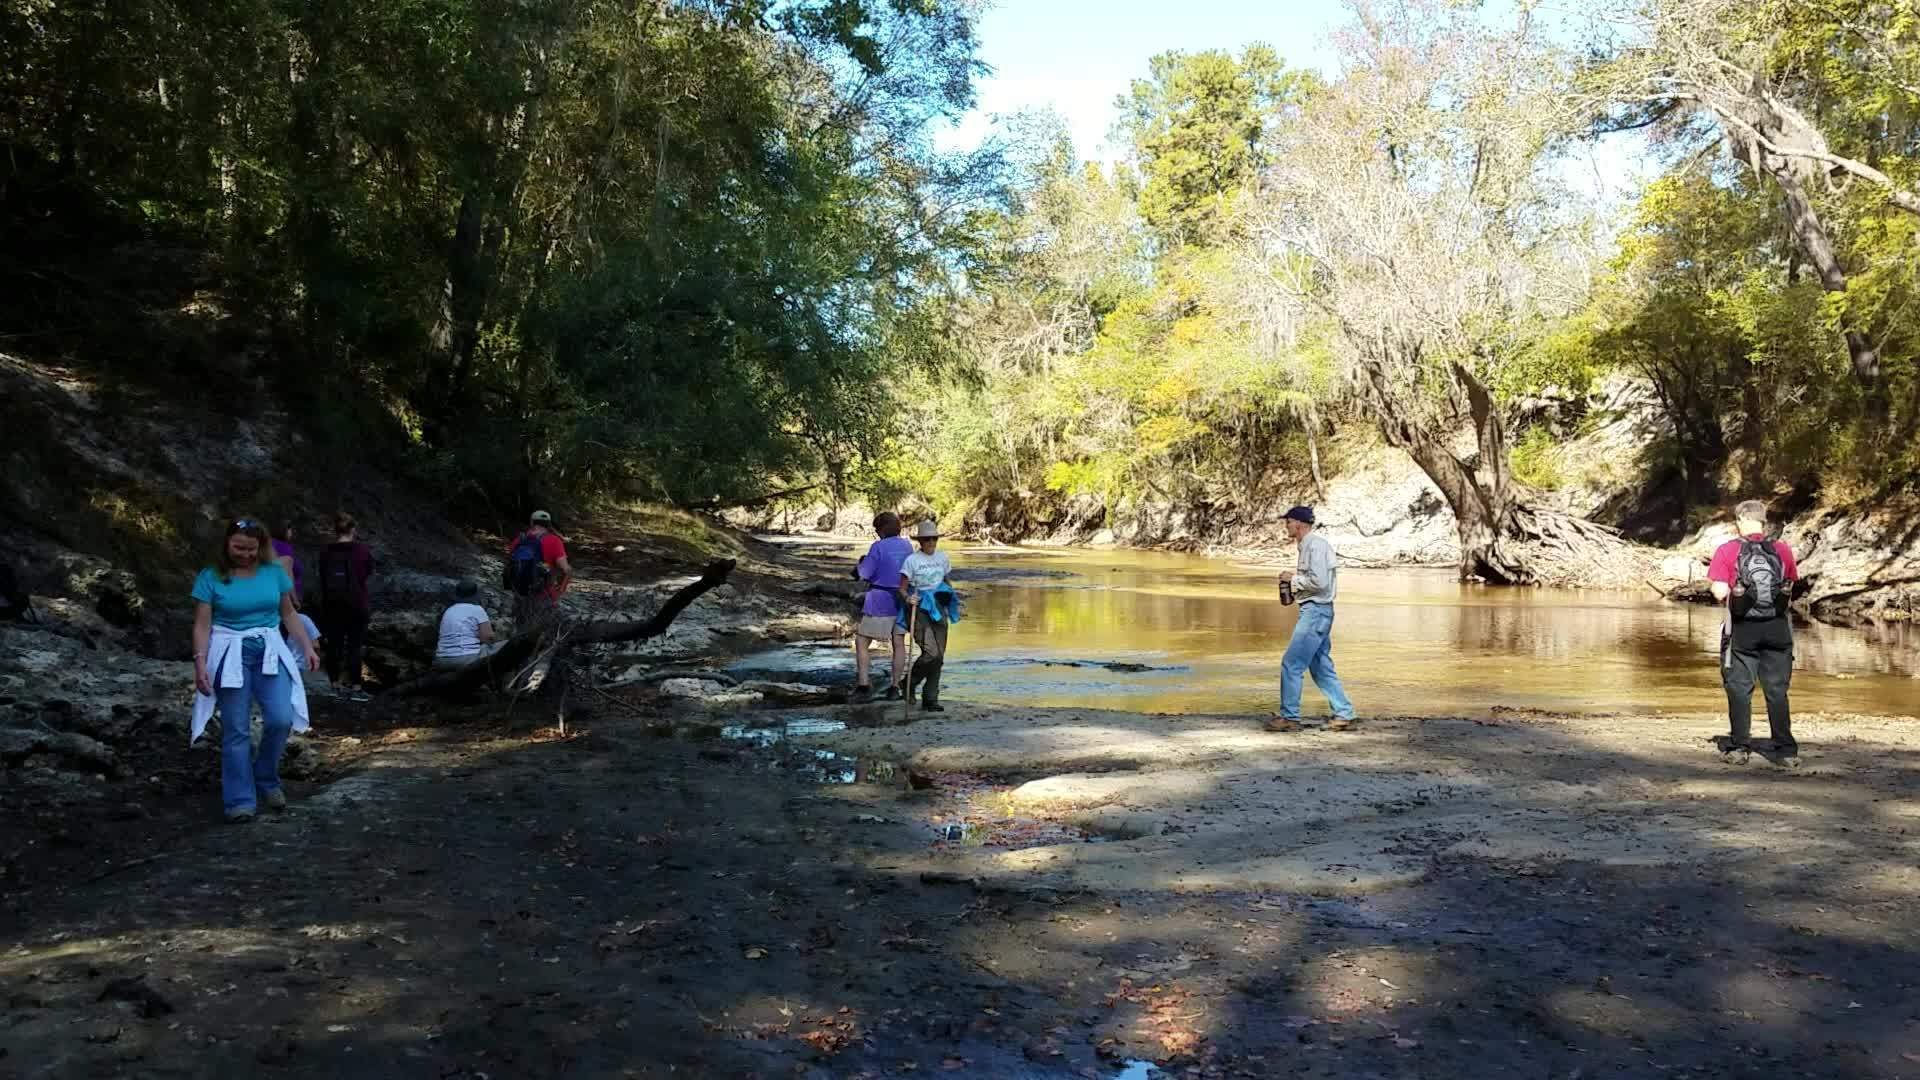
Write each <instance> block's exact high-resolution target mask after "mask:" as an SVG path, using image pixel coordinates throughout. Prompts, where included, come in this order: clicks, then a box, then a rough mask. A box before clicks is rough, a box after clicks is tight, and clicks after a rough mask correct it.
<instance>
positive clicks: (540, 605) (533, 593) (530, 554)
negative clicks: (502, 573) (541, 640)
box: [507, 510, 573, 631]
mask: <svg viewBox="0 0 1920 1080" xmlns="http://www.w3.org/2000/svg"><path fill="white" fill-rule="evenodd" d="M507 567H508V585H509V587H510V588H511V589H512V590H513V621H514V630H515V631H519V630H520V629H522V628H523V627H525V626H526V625H527V623H526V621H525V620H529V619H542V618H545V617H546V616H548V615H550V614H552V613H553V611H554V609H555V608H556V607H558V605H559V603H560V596H561V594H562V593H564V592H566V591H567V584H568V583H569V582H571V581H572V580H573V564H572V563H570V562H568V561H567V542H566V539H565V538H564V537H562V536H561V535H560V534H559V533H557V532H554V531H553V515H552V514H549V513H547V512H546V511H545V510H535V511H534V512H533V516H532V517H530V518H528V519H527V529H526V531H525V532H523V533H521V534H520V535H519V536H516V537H514V538H513V541H512V542H511V543H509V544H508V545H507Z"/></svg>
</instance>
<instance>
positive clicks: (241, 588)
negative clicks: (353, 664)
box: [187, 518, 320, 824]
mask: <svg viewBox="0 0 1920 1080" xmlns="http://www.w3.org/2000/svg"><path fill="white" fill-rule="evenodd" d="M272 552H273V548H272V546H271V539H270V538H269V537H268V536H267V529H266V526H264V525H262V524H260V523H259V522H258V521H255V520H253V519H252V518H240V519H239V520H237V521H235V522H233V523H232V524H231V525H228V526H227V530H226V535H225V536H224V537H223V538H222V539H221V542H220V551H219V553H218V554H217V555H215V556H214V560H213V565H212V566H209V567H207V568H205V569H203V570H201V571H200V574H199V576H198V577H196V578H194V581H193V593H192V595H193V689H194V699H193V721H192V726H191V727H190V728H189V734H188V737H187V741H188V742H189V743H192V742H193V741H195V740H197V739H199V738H200V735H201V733H202V732H204V731H205V730H206V728H207V721H208V720H209V719H211V718H212V717H213V710H214V706H215V704H216V703H217V704H218V705H219V707H220V791H221V801H222V803H223V804H224V806H225V809H226V817H227V821H228V822H229V823H233V824H237V823H240V822H246V821H252V820H253V817H254V809H255V807H256V806H257V805H258V803H260V802H262V801H264V802H265V803H266V804H267V806H269V807H271V808H272V809H274V810H284V809H286V806H287V796H286V793H285V792H284V791H282V790H281V787H280V754H281V751H283V750H285V749H286V746H287V736H288V735H289V734H290V733H291V732H293V731H296V730H298V731H305V730H306V729H307V727H308V722H307V690H306V687H305V686H304V685H303V684H302V682H301V680H300V674H299V672H300V668H299V666H298V665H299V664H300V663H301V661H302V660H304V662H305V667H306V670H308V671H312V670H314V669H316V668H318V667H319V666H320V655H319V654H318V653H316V652H314V649H313V642H312V641H310V640H308V639H307V628H306V627H305V626H304V625H302V624H301V622H300V617H299V613H298V612H296V611H294V609H293V579H292V578H291V577H290V576H289V575H288V574H287V572H286V571H285V570H283V569H281V567H280V564H279V563H278V562H276V561H274V559H273V554H272ZM276 629H279V630H282V631H283V632H284V635H285V636H284V637H283V636H282V634H280V633H275V630H276ZM289 646H291V648H289ZM295 649H297V650H298V651H299V656H300V659H298V660H297V659H295V653H294V651H293V650H295ZM256 702H257V703H258V704H259V705H260V720H261V728H262V732H263V734H262V736H261V739H260V747H259V749H258V750H255V749H254V746H253V705H254V703H256Z"/></svg>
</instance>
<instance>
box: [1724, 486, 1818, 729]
mask: <svg viewBox="0 0 1920 1080" xmlns="http://www.w3.org/2000/svg"><path fill="white" fill-rule="evenodd" d="M1733 517H1734V523H1735V527H1736V528H1738V529H1739V531H1740V535H1739V536H1738V537H1736V538H1734V539H1732V540H1729V541H1727V542H1726V543H1724V544H1721V545H1720V547H1719V549H1718V550H1716V551H1715V552H1714V553H1713V563H1712V564H1711V565H1710V566H1709V567H1708V568H1707V580H1708V581H1711V582H1712V583H1713V596H1714V599H1716V600H1719V601H1720V602H1721V603H1723V604H1726V605H1727V621H1726V624H1725V625H1724V626H1723V627H1722V629H1721V631H1720V681H1721V683H1722V684H1724V685H1725V686H1726V688H1727V719H1728V722H1729V723H1730V725H1731V727H1732V729H1733V730H1732V733H1731V737H1730V738H1729V739H1728V740H1727V749H1728V750H1747V749H1751V746H1750V744H1749V742H1748V739H1749V736H1750V735H1751V733H1752V729H1753V687H1754V684H1755V683H1758V684H1759V686H1760V691H1761V693H1763V694H1765V695H1766V699H1767V724H1768V726H1769V727H1771V728H1772V729H1773V753H1774V754H1776V755H1778V756H1780V757H1783V758H1791V757H1794V756H1795V755H1797V754H1798V753H1799V752H1800V747H1799V745H1798V744H1797V743H1795V742H1794V741H1793V718H1792V715H1791V714H1790V713H1789V711H1788V708H1787V684H1788V683H1790V682H1791V681H1792V680H1793V623H1792V621H1791V619H1789V618H1788V614H1787V601H1788V598H1789V597H1791V596H1792V594H1793V583H1794V582H1796V581H1798V580H1800V568H1799V566H1797V565H1796V564H1795V563H1794V561H1793V549H1792V548H1790V547H1788V546H1787V545H1786V544H1783V543H1781V542H1780V541H1778V540H1768V539H1767V504H1765V503H1763V502H1760V501H1758V500H1755V499H1749V500H1747V501H1746V502H1743V503H1741V504H1740V505H1738V506H1736V507H1734V508H1733Z"/></svg>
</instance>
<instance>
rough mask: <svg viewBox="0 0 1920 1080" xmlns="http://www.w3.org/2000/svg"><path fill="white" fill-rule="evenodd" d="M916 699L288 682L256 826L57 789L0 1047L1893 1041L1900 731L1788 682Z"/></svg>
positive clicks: (1323, 1064) (286, 1058)
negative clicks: (553, 719)
mask: <svg viewBox="0 0 1920 1080" xmlns="http://www.w3.org/2000/svg"><path fill="white" fill-rule="evenodd" d="M952 704H953V710H952V711H951V712H949V713H947V714H945V715H944V716H942V717H938V718H932V719H918V718H915V719H912V722H910V723H907V724H905V725H900V724H898V721H899V719H900V717H901V713H900V711H899V710H898V709H897V708H894V709H882V708H877V707H866V708H849V707H844V706H834V707H824V708H818V709H810V710H806V711H804V712H786V713H782V712H761V713H755V714H750V715H746V716H726V715H709V714H707V713H703V712H686V711H681V712H675V711H671V710H669V709H668V708H667V706H665V705H664V704H662V703H660V702H658V701H656V700H654V699H652V698H647V697H643V696H631V697H623V698H620V699H619V700H618V701H614V700H609V701H607V702H606V703H605V704H604V707H602V708H599V709H596V710H595V714H594V715H593V716H591V717H589V718H587V719H586V721H585V722H584V726H582V727H580V728H577V729H574V730H573V731H571V732H570V734H569V736H568V737H566V738H559V737H556V736H555V735H554V734H553V733H552V732H551V731H542V732H536V733H533V734H531V735H528V734H523V733H520V734H517V733H513V732H511V731H510V730H509V729H508V728H507V727H506V725H504V724H503V723H502V718H501V717H499V716H497V715H495V714H493V713H491V712H489V711H487V710H477V711H469V712H447V711H441V712H439V713H437V714H435V715H432V716H427V715H422V714H418V713H415V712H413V711H411V710H408V711H400V710H387V709H385V708H383V707H379V706H378V705H376V707H375V708H372V709H368V710H362V711H360V712H356V713H354V714H351V715H345V714H343V715H339V716H327V717H323V718H322V720H323V722H322V723H321V724H320V725H319V731H318V732H317V734H316V738H315V739H314V741H313V748H312V750H311V751H310V752H311V753H312V754H313V755H314V757H313V760H312V762H311V766H310V772H309V773H308V776H309V779H307V780H304V781H302V782H299V783H297V784H296V785H295V786H294V795H295V803H294V808H293V810H292V812H290V813H289V814H287V815H286V816H284V817H280V818H276V819H271V820H266V821H262V822H260V823H258V824H256V825H255V826H252V827H249V828H246V829H223V828H220V827H218V826H213V825H209V824H207V823H206V822H205V820H204V818H205V815H204V814H202V815H197V816H196V815H192V814H187V813H185V812H183V811H178V810H177V809H169V808H161V809H159V810H158V811H156V814H157V815H158V816H157V818H156V820H155V821H154V822H152V823H151V824H154V825H156V826H160V827H159V828H157V829H156V831H154V832H152V833H150V834H149V835H148V836H147V839H145V840H144V841H143V842H142V843H141V844H140V845H139V846H137V847H136V846H132V845H130V844H128V843H126V842H124V841H122V840H121V839H119V838H117V837H116V835H115V833H114V830H113V828H112V827H110V826H105V825H102V826H100V827H99V828H98V829H92V830H90V829H89V825H88V822H86V821H81V820H78V819H76V821H75V823H74V824H75V832H74V833H73V834H72V835H71V837H70V839H69V841H68V842H67V845H66V847H65V848H64V854H63V858H62V859H61V860H60V862H59V864H58V865H59V867H60V872H59V873H58V874H57V875H46V876H41V877H37V878H34V877H29V879H28V880H27V882H26V884H25V887H24V888H22V889H20V890H17V891H13V892H10V894H9V897H8V900H7V904H6V908H5V910H4V913H3V914H4V924H0V930H3V931H4V937H3V938H0V981H3V982H5V984H6V985H7V986H8V987H9V992H10V994H11V998H10V1009H11V1012H12V1017H13V1018H12V1020H11V1021H10V1025H9V1027H8V1028H7V1029H6V1030H5V1031H4V1033H0V1048H4V1050H5V1056H4V1057H0V1068H4V1070H5V1071H8V1072H9V1073H12V1074H16V1075H26V1076H40V1075H44V1076H66V1075H83V1074H86V1075H90V1074H94V1073H98V1072H110V1073H119V1074H123V1075H155V1076H158V1075H176V1074H181V1075H184V1074H190V1073H191V1074H204V1073H208V1072H219V1071H225V1072H247V1073H262V1074H264V1073H265V1072H266V1071H268V1070H270V1071H271V1074H272V1075H282V1076H334V1075H343V1074H346V1073H349V1072H350V1073H351V1074H353V1075H356V1076H369V1077H372V1076H396V1077H397V1076H418V1075H422V1074H426V1075H436V1076H457V1077H477V1076H479V1075H481V1074H486V1075H490V1076H501V1075H549V1076H602V1075H606V1076H620V1075H633V1076H665V1075H669V1074H671V1075H678V1076H686V1075H693V1076H729V1077H732V1076H764V1077H774V1076H783V1077H784V1076H795V1075H798V1076H809V1077H821V1078H825V1077H858V1076H870V1077H879V1076H883V1075H895V1074H898V1073H901V1072H902V1071H916V1072H940V1073H951V1074H954V1075H961V1076H983V1077H984V1076H992V1077H1007V1076H1030V1077H1036V1078H1038V1077H1048V1078H1052V1077H1071V1076H1079V1075H1088V1076H1106V1075H1112V1074H1113V1073H1114V1072H1116V1071H1117V1064H1116V1063H1117V1062H1118V1061H1119V1060H1121V1059H1124V1058H1137V1059H1150V1060H1157V1061H1160V1062H1162V1063H1165V1064H1167V1065H1170V1066H1172V1067H1174V1068H1175V1070H1176V1075H1178V1074H1181V1073H1184V1072H1185V1070H1187V1069H1189V1068H1191V1069H1197V1070H1199V1072H1198V1075H1202V1076H1260V1077H1265V1076H1326V1077H1336V1076H1338V1077H1345V1076H1354V1077H1359V1076H1369V1075H1379V1076H1407V1077H1414V1076H1465V1075H1475V1076H1505V1075H1510V1076H1527V1077H1538V1076H1554V1077H1562V1076H1569V1075H1576V1074H1577V1075H1581V1076H1595V1075H1631V1076H1668V1075H1684V1076H1784V1075H1807V1076H1823V1077H1828V1076H1832V1077H1838V1076H1847V1077H1866V1076H1875V1077H1877V1076H1886V1077H1898V1076H1907V1075H1913V1073H1914V1072H1915V1067H1916V1059H1917V1058H1920V1019H1917V1018H1916V1016H1915V1014H1914V1011H1913V1002H1914V1001H1915V1000H1920V997H1917V996H1916V994H1915V992H1914V990H1915V988H1914V986H1913V985H1912V984H1913V983H1914V982H1915V976H1914V974H1913V973H1914V971H1915V970H1920V964H1916V960H1920V930H1917V929H1916V927H1915V924H1914V922H1913V920H1912V919H1911V917H1910V915H1911V912H1912V911H1913V910H1914V904H1915V899H1916V898H1915V893H1916V891H1917V890H1920V876H1917V875H1916V871H1915V870H1914V867H1915V865H1916V864H1920V858H1916V856H1920V796H1917V795H1916V792H1917V791H1920V776H1916V771H1917V770H1920V753H1917V752H1916V751H1920V723H1916V722H1915V721H1912V720H1907V719H1900V718H1888V717H1854V716H1809V717H1806V718H1804V719H1803V720H1802V722H1801V726H1800V732H1801V738H1802V740H1803V743H1804V745H1805V753H1804V757H1805V761H1804V763H1803V764H1802V766H1801V767H1800V768H1798V769H1796V770H1792V771H1786V770H1780V769H1776V768H1774V767H1772V766H1769V765H1766V764H1764V763H1761V762H1760V761H1758V760H1757V759H1756V760H1754V761H1751V762H1747V763H1744V764H1740V763H1733V762H1729V761H1727V760H1724V759H1722V758H1721V757H1720V756H1719V755H1717V754H1715V753H1714V752H1713V751H1712V749H1711V748H1710V747H1709V746H1708V745H1707V744H1706V742H1705V741H1704V740H1705V738H1706V737H1707V736H1708V735H1710V734H1713V733H1714V732H1716V731H1718V730H1719V727H1718V724H1719V718H1717V717H1712V716H1691V717H1644V716H1643V717H1602V718H1591V717H1589V718H1579V719H1574V718H1568V717H1553V716H1542V715H1533V714H1528V715H1520V714H1512V713H1502V714H1497V715H1489V716H1482V717H1477V718H1472V719H1428V720H1380V721H1374V722H1371V723H1368V724H1367V725H1365V726H1364V727H1362V728H1361V729H1360V730H1359V731H1357V732H1354V733H1349V734H1334V733H1326V732H1308V733H1303V734H1298V735H1272V734H1267V733H1265V732H1262V731H1259V730H1258V729H1257V725H1256V721H1255V720H1254V718H1251V717H1226V716H1219V717H1206V716H1183V717H1166V716H1149V715H1140V714H1128V713H1115V712H1104V711H1097V710H1058V709H1055V710H1030V709H991V708H985V707H978V706H968V705H966V704H965V703H964V702H954V703H952ZM910 715H911V714H910ZM795 717H804V718H805V719H807V720H810V721H814V722H815V723H813V724H809V725H801V726H798V727H792V728H790V727H789V726H788V725H787V722H788V721H790V720H791V719H793V718H795ZM821 721H825V723H820V722H821ZM836 721H837V722H844V723H847V724H849V725H850V726H849V727H847V728H846V729H845V730H840V731H835V730H832V728H833V726H834V722H836ZM741 723H748V724H755V725H760V726H761V727H763V728H768V727H769V725H772V726H775V727H777V729H778V730H780V731H782V732H785V731H789V730H791V731H794V732H801V731H811V732H813V733H812V734H797V733H795V734H789V735H787V737H785V738H784V739H781V740H778V741H774V740H771V739H761V740H745V739H740V738H732V739H729V738H722V737H719V735H718V732H719V729H720V728H721V727H723V726H729V725H736V724H741ZM878 724H885V725H890V726H872V725H878ZM669 726H673V727H676V728H677V730H678V732H679V737H662V735H661V734H659V733H660V732H661V731H663V730H666V729H667V728H668V727H669ZM734 734H737V733H734ZM769 741H772V742H773V745H771V746H759V745H756V743H759V742H769ZM823 752H824V753H828V754H834V755H841V756H837V757H834V758H831V759H823V758H821V757H820V754H821V753H823ZM823 760H826V761H828V762H829V763H830V764H832V765H833V766H834V767H833V768H831V769H827V770H824V771H823V770H821V769H819V768H817V767H804V763H805V762H808V761H811V762H813V763H814V765H817V764H818V763H819V762H821V761H823ZM796 766H803V767H796ZM841 766H845V768H844V769H843V768H841ZM822 776H825V777H827V778H828V779H849V778H852V779H856V781H857V782H853V783H821V782H818V780H817V778H819V777H822ZM947 826H960V827H961V828H962V829H963V830H964V839H956V840H948V839H944V837H946V836H948V835H954V834H950V833H949V832H947V831H946V830H947ZM670 1070H672V1071H671V1073H670Z"/></svg>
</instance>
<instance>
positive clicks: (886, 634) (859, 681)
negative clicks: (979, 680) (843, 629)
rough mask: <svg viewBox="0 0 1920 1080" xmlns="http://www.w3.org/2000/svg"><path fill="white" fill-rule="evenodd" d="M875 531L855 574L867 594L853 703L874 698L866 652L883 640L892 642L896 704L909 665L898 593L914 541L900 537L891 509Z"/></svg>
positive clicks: (856, 641) (856, 648)
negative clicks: (903, 566) (875, 536)
mask: <svg viewBox="0 0 1920 1080" xmlns="http://www.w3.org/2000/svg"><path fill="white" fill-rule="evenodd" d="M873 531H874V532H875V533H877V534H878V535H879V537H880V539H878V540H875V541H874V542H873V544H872V546H870V547H868V548H867V553H866V555H865V556H863V557H862V558H861V560H860V568H859V569H858V570H856V571H854V573H855V576H857V577H858V578H859V579H860V580H861V581H863V582H865V583H866V586H867V595H866V598H865V600H864V601H863V602H862V603H861V605H860V625H859V626H858V627H856V628H855V629H854V632H853V670H854V681H853V700H854V701H865V700H867V699H868V698H871V697H872V696H873V687H872V685H870V684H869V683H868V681H867V668H868V663H869V661H868V657H867V649H868V648H869V647H870V646H871V643H872V642H875V641H878V640H881V639H883V638H884V639H887V640H890V641H892V642H893V671H892V673H891V674H890V676H889V678H888V684H887V700H888V701H893V700H895V699H897V698H899V696H900V680H901V679H902V678H903V677H905V675H906V665H907V636H906V634H905V633H904V632H902V631H901V630H900V629H899V628H898V627H897V626H896V625H895V620H896V619H897V618H898V616H899V614H900V601H899V599H898V598H897V597H896V595H895V592H896V590H897V589H899V587H900V564H901V563H903V562H906V561H907V556H909V555H911V554H913V541H911V540H909V539H907V538H906V537H904V536H901V535H900V515H898V514H896V513H894V512H893V511H891V510H888V511H886V512H884V513H882V514H880V515H878V516H876V517H875V518H874V519H873Z"/></svg>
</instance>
